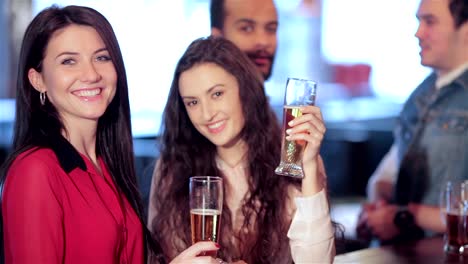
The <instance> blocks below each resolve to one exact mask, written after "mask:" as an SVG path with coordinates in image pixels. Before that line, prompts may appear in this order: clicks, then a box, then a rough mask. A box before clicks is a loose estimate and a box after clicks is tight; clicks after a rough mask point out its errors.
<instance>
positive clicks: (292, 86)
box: [275, 78, 317, 178]
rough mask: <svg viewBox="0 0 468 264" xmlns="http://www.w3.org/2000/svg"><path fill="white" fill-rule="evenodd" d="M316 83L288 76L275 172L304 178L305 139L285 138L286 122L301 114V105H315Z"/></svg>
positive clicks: (287, 127) (287, 126)
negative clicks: (279, 154)
mask: <svg viewBox="0 0 468 264" xmlns="http://www.w3.org/2000/svg"><path fill="white" fill-rule="evenodd" d="M316 89H317V84H316V83H315V82H313V81H311V80H305V79H297V78H288V81H287V83H286V91H285V96H284V106H283V128H282V129H283V136H282V144H281V161H280V164H279V166H278V167H277V168H276V169H275V173H276V174H279V175H284V176H290V177H295V178H304V172H303V171H302V152H303V150H304V147H305V144H306V142H305V141H289V140H286V130H287V129H289V128H291V127H290V126H289V125H288V123H289V121H291V120H293V119H294V118H296V117H299V116H301V115H302V112H301V111H300V107H301V106H305V105H315V94H316Z"/></svg>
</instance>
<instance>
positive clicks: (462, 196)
mask: <svg viewBox="0 0 468 264" xmlns="http://www.w3.org/2000/svg"><path fill="white" fill-rule="evenodd" d="M441 210H442V217H443V220H444V221H445V223H446V231H445V236H444V250H445V252H447V253H452V254H463V255H466V254H468V225H467V224H468V221H467V220H468V219H467V215H468V181H448V182H447V183H446V185H445V186H444V189H443V190H442V192H441Z"/></svg>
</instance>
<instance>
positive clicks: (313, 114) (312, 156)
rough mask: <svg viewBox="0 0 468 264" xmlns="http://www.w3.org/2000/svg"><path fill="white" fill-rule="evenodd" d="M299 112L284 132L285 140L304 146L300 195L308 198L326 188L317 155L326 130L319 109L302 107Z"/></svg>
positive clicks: (320, 160) (323, 171)
mask: <svg viewBox="0 0 468 264" xmlns="http://www.w3.org/2000/svg"><path fill="white" fill-rule="evenodd" d="M301 111H302V116H299V117H297V118H295V119H293V120H292V122H290V123H289V126H290V127H291V128H290V129H288V130H286V134H287V137H286V139H287V140H295V141H296V142H297V143H299V144H304V145H305V149H304V152H303V156H302V169H303V170H304V178H303V179H302V195H304V196H310V195H314V194H316V193H317V192H319V191H320V190H322V189H323V188H325V186H326V175H325V168H324V165H323V161H322V159H321V158H320V155H319V153H320V145H321V144H322V140H323V137H324V135H325V131H326V128H325V124H324V122H323V117H322V112H321V111H320V108H318V107H317V106H303V107H301Z"/></svg>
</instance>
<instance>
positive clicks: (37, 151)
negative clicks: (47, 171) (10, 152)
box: [11, 147, 59, 168]
mask: <svg viewBox="0 0 468 264" xmlns="http://www.w3.org/2000/svg"><path fill="white" fill-rule="evenodd" d="M38 163H42V164H51V165H52V164H57V165H58V164H59V163H58V159H57V156H56V155H55V153H54V152H53V151H52V150H51V149H48V148H38V147H35V148H31V149H29V150H26V151H24V152H23V153H21V154H19V155H18V157H16V159H15V160H14V161H13V163H12V165H11V168H13V167H15V166H25V165H27V166H28V167H32V166H34V165H39V164H38Z"/></svg>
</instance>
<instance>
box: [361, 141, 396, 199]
mask: <svg viewBox="0 0 468 264" xmlns="http://www.w3.org/2000/svg"><path fill="white" fill-rule="evenodd" d="M397 159H398V158H397V147H396V145H395V144H393V145H392V147H391V148H390V150H389V151H388V152H387V154H386V155H385V156H384V157H383V159H382V161H381V162H380V164H379V166H378V167H377V169H376V170H375V172H374V173H373V174H372V176H371V177H370V179H369V182H368V183H367V199H368V200H369V201H370V202H377V201H379V200H385V201H389V200H390V199H391V198H392V196H393V187H394V185H395V182H396V178H397V172H398V168H397V167H398V165H397Z"/></svg>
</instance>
